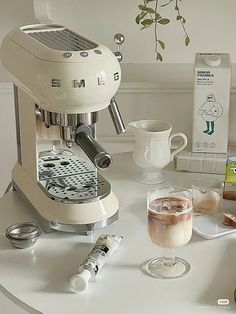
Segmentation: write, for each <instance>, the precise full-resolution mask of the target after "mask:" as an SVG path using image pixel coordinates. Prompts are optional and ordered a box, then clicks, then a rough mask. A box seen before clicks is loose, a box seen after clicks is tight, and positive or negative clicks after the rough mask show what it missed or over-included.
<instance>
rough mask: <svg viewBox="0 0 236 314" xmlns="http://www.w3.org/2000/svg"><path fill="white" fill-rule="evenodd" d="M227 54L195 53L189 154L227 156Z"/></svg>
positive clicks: (228, 66)
mask: <svg viewBox="0 0 236 314" xmlns="http://www.w3.org/2000/svg"><path fill="white" fill-rule="evenodd" d="M230 69H231V63H230V54H228V53H197V54H196V57H195V67H194V104H193V138H192V151H193V152H205V153H227V147H228V129H229V103H230Z"/></svg>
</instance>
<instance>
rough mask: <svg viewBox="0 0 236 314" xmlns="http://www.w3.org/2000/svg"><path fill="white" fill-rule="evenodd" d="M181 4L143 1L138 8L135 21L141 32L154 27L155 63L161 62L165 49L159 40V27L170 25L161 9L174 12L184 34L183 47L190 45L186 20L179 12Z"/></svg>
mask: <svg viewBox="0 0 236 314" xmlns="http://www.w3.org/2000/svg"><path fill="white" fill-rule="evenodd" d="M181 2H182V0H169V1H168V2H165V3H162V4H161V0H143V4H140V5H139V6H138V8H139V10H140V12H139V14H138V15H137V16H136V18H135V21H136V23H137V24H139V25H141V26H142V27H141V30H144V29H147V28H149V27H151V26H154V37H155V53H156V60H157V61H163V57H162V51H163V50H164V49H165V47H166V44H165V42H164V40H163V39H160V38H159V33H158V30H159V26H161V25H167V24H169V23H170V19H168V18H166V17H163V16H162V15H161V11H162V10H161V8H163V7H166V6H170V7H171V8H173V9H174V10H175V12H176V20H177V21H178V22H179V23H180V25H181V27H182V30H183V32H184V43H185V46H188V45H189V44H190V37H189V34H188V32H187V30H186V18H185V17H183V15H182V12H181Z"/></svg>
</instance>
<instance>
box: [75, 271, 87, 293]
mask: <svg viewBox="0 0 236 314" xmlns="http://www.w3.org/2000/svg"><path fill="white" fill-rule="evenodd" d="M90 277H91V273H90V271H89V270H87V269H83V270H82V271H81V273H79V274H75V275H73V276H72V277H71V280H70V283H71V288H72V289H73V290H74V291H75V292H80V291H85V290H86V289H87V288H88V281H89V279H90Z"/></svg>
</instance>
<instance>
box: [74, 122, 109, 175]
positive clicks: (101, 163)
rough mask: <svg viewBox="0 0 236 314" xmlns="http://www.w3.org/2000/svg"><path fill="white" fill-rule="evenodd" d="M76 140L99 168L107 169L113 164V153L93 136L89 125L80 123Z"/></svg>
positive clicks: (76, 132) (76, 130)
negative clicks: (106, 149) (108, 151)
mask: <svg viewBox="0 0 236 314" xmlns="http://www.w3.org/2000/svg"><path fill="white" fill-rule="evenodd" d="M75 142H76V144H77V145H79V146H80V147H81V148H82V149H83V151H84V152H85V154H86V155H87V156H88V157H89V159H90V160H91V161H92V163H93V164H94V165H95V167H97V168H98V169H101V170H102V169H106V168H108V167H109V166H110V165H111V163H112V157H111V155H110V154H108V153H107V152H106V151H105V150H104V148H103V147H102V146H101V145H100V144H99V143H98V142H97V141H96V140H95V139H94V138H93V136H92V130H91V129H90V127H89V126H87V125H85V124H80V125H79V126H78V127H77V128H76V129H75Z"/></svg>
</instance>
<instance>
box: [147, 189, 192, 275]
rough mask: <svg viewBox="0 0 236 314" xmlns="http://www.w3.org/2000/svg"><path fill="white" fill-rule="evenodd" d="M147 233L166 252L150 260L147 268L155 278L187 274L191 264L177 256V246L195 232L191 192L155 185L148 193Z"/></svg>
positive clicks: (182, 244) (181, 244)
mask: <svg viewBox="0 0 236 314" xmlns="http://www.w3.org/2000/svg"><path fill="white" fill-rule="evenodd" d="M147 216H148V233H149V236H150V238H151V241H152V242H153V243H154V244H156V245H158V246H160V247H162V248H163V256H162V257H156V258H153V259H151V260H150V261H148V263H147V264H146V271H147V272H148V274H149V275H151V276H153V277H156V278H163V279H170V278H178V277H182V276H183V275H185V274H186V273H187V272H188V271H189V270H190V265H189V263H188V262H186V261H185V260H184V259H182V258H179V257H175V255H174V250H175V248H177V247H181V246H184V245H186V244H187V243H188V242H189V240H190V239H191V236H192V194H191V192H190V191H189V190H187V189H186V188H182V187H176V186H169V187H162V188H158V189H154V190H152V191H150V192H149V193H148V195H147Z"/></svg>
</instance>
